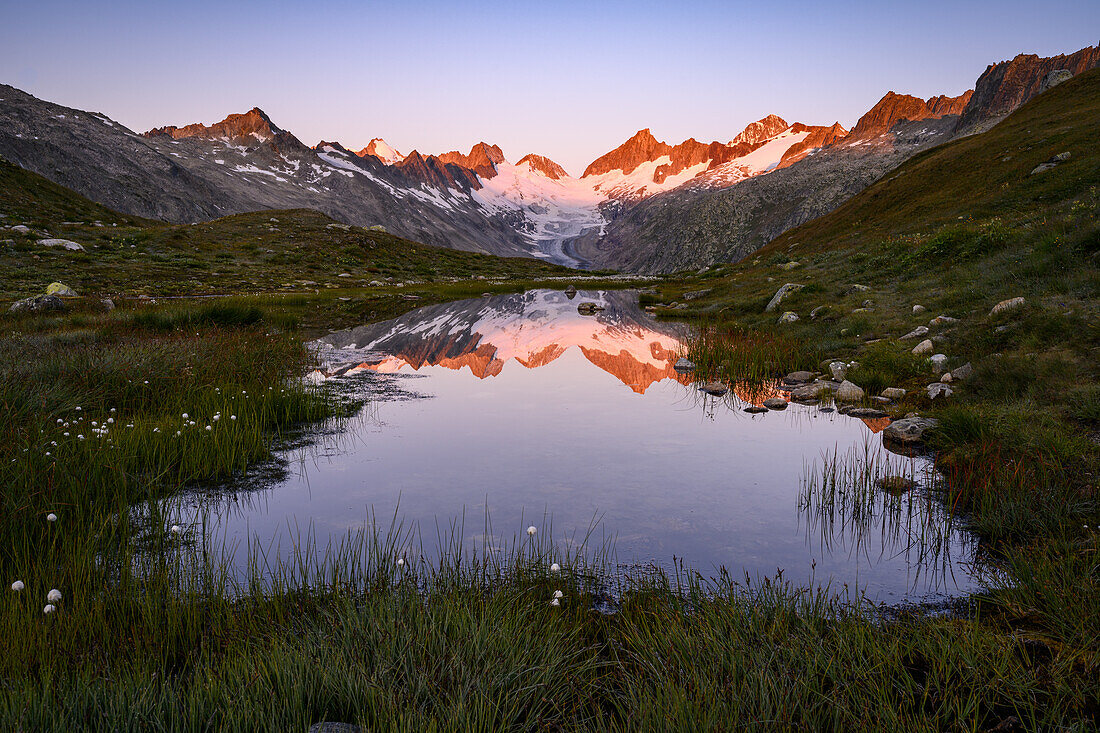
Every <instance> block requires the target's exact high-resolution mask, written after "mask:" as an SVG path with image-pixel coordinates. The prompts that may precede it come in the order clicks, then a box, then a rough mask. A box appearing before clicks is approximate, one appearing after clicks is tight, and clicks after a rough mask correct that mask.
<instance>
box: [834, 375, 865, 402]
mask: <svg viewBox="0 0 1100 733" xmlns="http://www.w3.org/2000/svg"><path fill="white" fill-rule="evenodd" d="M864 396H865V393H864V391H863V388H862V387H860V386H858V385H856V384H853V383H852V382H849V381H848V380H844V381H843V382H841V383H840V387H838V388H837V390H836V400H837V401H838V402H858V401H859V400H862V399H863V398H864Z"/></svg>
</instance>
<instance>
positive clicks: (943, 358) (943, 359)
mask: <svg viewBox="0 0 1100 733" xmlns="http://www.w3.org/2000/svg"><path fill="white" fill-rule="evenodd" d="M928 361H930V362H932V368H933V369H934V370H936V374H942V373H943V370H944V368H945V367H946V366H947V354H932V356H930V357H928Z"/></svg>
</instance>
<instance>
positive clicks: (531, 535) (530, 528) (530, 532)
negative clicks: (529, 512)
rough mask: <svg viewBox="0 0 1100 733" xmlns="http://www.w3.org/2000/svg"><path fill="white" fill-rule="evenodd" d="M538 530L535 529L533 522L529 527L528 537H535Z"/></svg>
mask: <svg viewBox="0 0 1100 733" xmlns="http://www.w3.org/2000/svg"><path fill="white" fill-rule="evenodd" d="M536 532H538V530H537V529H535V525H533V524H532V525H531V526H530V527H528V528H527V536H528V537H534V536H535V533H536Z"/></svg>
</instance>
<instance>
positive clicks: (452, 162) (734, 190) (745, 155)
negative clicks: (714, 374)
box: [0, 47, 1100, 272]
mask: <svg viewBox="0 0 1100 733" xmlns="http://www.w3.org/2000/svg"><path fill="white" fill-rule="evenodd" d="M1097 65H1100V47H1089V48H1086V49H1082V50H1081V51H1078V52H1076V53H1074V54H1071V55H1068V56H1056V57H1051V58H1041V57H1038V56H1030V55H1020V56H1017V57H1016V58H1014V59H1012V60H1010V61H1005V62H1001V63H998V64H993V65H990V66H989V68H987V69H986V71H985V72H984V73H983V74H981V76H980V77H979V78H978V80H977V82H976V83H975V87H974V89H973V90H970V91H966V92H964V93H963V94H961V95H957V96H944V95H938V96H934V97H931V98H929V99H921V98H918V97H913V96H909V95H904V94H897V93H895V92H893V91H890V92H888V93H887V94H886V95H884V96H883V97H882V99H881V100H880V101H879V102H878V103H877V104H876V105H875V106H874V107H872V108H871V109H870V110H868V111H867V112H866V113H865V114H864V115H862V116H861V117H860V118H859V120H858V121H857V123H856V124H855V126H854V127H852V129H851V130H850V131H849V130H846V129H844V127H843V126H841V125H840V124H839V123H832V124H823V125H814V124H806V123H802V122H795V123H789V122H788V121H786V120H784V119H783V118H781V117H779V116H777V115H774V114H773V115H768V116H766V117H764V118H762V119H760V120H758V121H756V122H753V123H751V124H749V125H748V126H746V127H745V128H744V129H743V130H741V131H739V132H737V133H736V134H735V135H733V136H732V137H731V138H730V139H729V140H728V141H726V142H719V141H712V142H709V143H704V142H700V141H697V140H695V139H692V138H689V139H688V140H684V141H682V142H680V143H677V144H669V143H666V142H663V141H660V140H658V139H656V138H655V137H654V135H653V134H652V133H651V131H650V130H649V129H641V130H639V131H638V132H637V133H635V134H634V135H633V136H631V137H630V138H629V139H628V140H626V141H625V142H624V143H623V144H622V145H620V146H618V147H617V148H615V149H614V150H611V151H609V152H608V153H606V154H604V155H602V156H600V157H598V158H597V159H596V160H594V161H592V163H591V164H589V165H588V166H587V168H586V169H585V171H584V173H583V174H582V175H581V176H580V177H577V178H575V177H572V176H570V175H569V174H568V173H567V172H566V171H565V170H564V169H563V168H562V167H561V166H560V165H558V164H557V163H555V162H554V161H553V160H551V159H549V158H548V157H545V156H543V155H539V154H536V153H528V154H526V155H524V156H523V157H521V158H519V160H517V161H516V162H515V163H512V162H509V161H508V160H507V158H506V157H505V155H504V153H503V151H502V150H501V149H500V147H498V146H496V145H492V144H489V143H486V142H479V143H477V144H476V145H474V146H473V147H472V148H471V149H470V151H469V152H468V153H462V152H460V151H450V152H446V153H441V154H425V153H421V152H419V151H417V150H412V151H410V152H408V153H407V154H402V153H401V152H399V151H397V150H396V149H394V148H393V147H392V146H391V145H389V144H388V143H386V141H385V140H382V139H381V138H375V139H372V140H371V141H370V143H369V144H368V145H367V146H366V147H364V148H362V149H361V150H359V151H357V152H353V151H352V150H349V149H348V148H346V147H344V146H343V145H341V144H340V143H339V142H335V141H331V142H330V141H319V142H318V143H317V144H315V145H312V146H311V145H306V144H304V143H302V142H301V141H300V140H299V139H298V138H296V137H295V136H294V135H293V134H291V133H290V132H288V131H286V130H283V129H281V128H280V127H278V126H277V125H276V124H275V123H274V122H273V121H272V120H271V119H270V118H269V117H268V115H266V114H265V113H264V112H263V111H262V110H260V109H258V108H254V109H252V110H250V111H248V112H245V113H242V114H232V115H229V116H228V117H226V118H225V119H224V120H222V121H221V122H218V123H215V124H212V125H204V124H200V123H193V124H188V125H185V126H183V127H177V126H164V127H159V128H156V129H153V130H149V131H147V132H145V133H143V134H138V133H135V132H134V131H131V130H129V129H127V128H126V127H124V126H123V125H121V124H120V123H118V122H117V121H115V120H113V119H111V118H110V117H108V116H107V115H105V114H102V113H98V112H85V111H81V110H75V109H71V108H68V107H63V106H60V105H57V104H53V103H50V102H46V101H43V100H40V99H37V98H35V97H33V96H31V95H30V94H27V93H25V92H23V91H20V90H18V89H15V88H14V87H11V86H5V85H0V156H2V157H3V158H5V159H7V160H9V161H11V162H13V163H15V164H17V165H19V166H21V167H23V168H26V169H28V170H31V171H33V172H36V173H38V174H40V175H43V176H45V177H46V178H49V179H51V180H53V181H54V182H56V183H59V184H61V185H64V186H67V187H69V188H72V189H74V190H76V191H77V192H79V193H81V194H83V195H85V196H87V197H88V198H90V199H92V200H93V201H96V202H99V203H102V204H104V205H107V206H110V207H112V208H114V209H116V210H118V211H121V212H124V213H128V214H133V215H139V216H144V217H150V218H156V219H162V220H165V221H170V222H176V223H187V222H198V221H206V220H210V219H213V218H217V217H220V216H224V215H227V214H233V213H242V212H247V211H256V210H261V209H288V208H311V209H315V210H318V211H320V212H322V213H325V214H327V215H329V216H332V217H333V218H335V219H337V220H340V221H343V222H346V223H348V224H353V225H358V226H365V227H381V228H384V229H385V230H387V231H389V232H391V233H394V234H397V235H399V236H402V237H405V238H408V239H413V240H418V241H422V242H425V243H428V244H435V245H441V246H447V247H451V248H456V249H462V250H468V251H477V252H485V253H489V254H497V255H506V256H534V257H541V258H545V259H549V260H551V261H553V262H556V263H561V264H567V265H573V266H595V267H611V268H617V269H623V270H629V271H638V272H667V271H675V270H682V269H686V268H697V267H703V266H707V265H709V264H713V263H715V262H720V261H731V260H736V259H739V258H741V257H743V256H745V255H746V254H749V253H751V252H752V251H755V250H756V249H758V248H759V247H761V246H763V245H764V244H766V243H767V242H768V241H770V240H771V239H773V238H774V237H776V236H778V235H779V234H781V233H782V232H784V231H786V230H788V229H790V228H792V227H794V226H797V225H798V224H801V223H803V222H805V221H807V220H809V219H812V218H815V217H817V216H820V215H822V214H824V213H827V212H829V211H831V210H833V209H835V208H836V207H837V206H839V205H840V204H842V203H844V202H845V201H847V200H848V199H849V198H851V196H853V195H854V194H855V193H858V192H859V191H861V190H862V189H863V188H865V187H867V186H868V185H870V184H871V183H873V182H874V181H875V180H877V179H878V178H880V177H881V176H882V175H883V174H884V173H886V172H887V171H889V170H891V169H892V168H894V167H896V166H897V165H899V164H900V163H901V162H903V161H904V160H906V159H908V158H909V157H911V156H913V155H915V154H916V153H918V152H920V151H922V150H925V149H927V148H929V147H932V146H935V145H939V144H941V143H943V142H946V141H947V140H950V139H952V138H955V137H958V136H963V135H969V134H976V133H980V132H982V131H983V130H985V129H988V128H989V127H991V126H992V125H994V124H996V123H997V121H999V120H1000V119H1002V118H1003V117H1004V116H1005V115H1007V114H1008V113H1010V112H1011V111H1012V110H1014V109H1016V108H1017V107H1019V106H1020V105H1021V104H1023V103H1024V102H1025V101H1027V100H1028V99H1030V98H1031V97H1033V96H1035V95H1036V94H1038V93H1040V92H1041V91H1042V90H1043V89H1044V88H1045V85H1049V84H1051V83H1056V82H1057V81H1059V80H1062V79H1064V78H1067V77H1068V76H1069V75H1075V74H1079V73H1081V72H1082V71H1085V70H1087V69H1090V68H1093V67H1095V66H1097Z"/></svg>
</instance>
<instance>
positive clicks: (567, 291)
mask: <svg viewBox="0 0 1100 733" xmlns="http://www.w3.org/2000/svg"><path fill="white" fill-rule="evenodd" d="M565 294H566V295H576V294H577V288H576V287H575V286H573V285H569V286H568V287H566V288H565Z"/></svg>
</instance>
